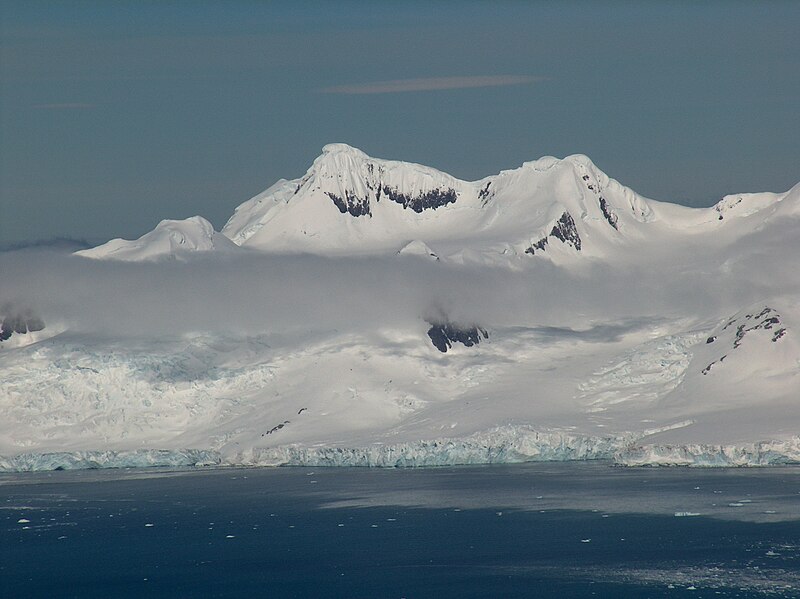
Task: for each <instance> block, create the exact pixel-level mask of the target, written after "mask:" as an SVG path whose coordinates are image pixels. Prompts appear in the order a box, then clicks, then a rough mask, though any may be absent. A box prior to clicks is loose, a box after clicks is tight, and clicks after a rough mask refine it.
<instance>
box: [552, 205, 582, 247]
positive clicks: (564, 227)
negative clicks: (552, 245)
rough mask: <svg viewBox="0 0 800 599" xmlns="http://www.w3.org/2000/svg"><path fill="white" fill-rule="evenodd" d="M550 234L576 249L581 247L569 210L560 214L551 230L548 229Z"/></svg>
mask: <svg viewBox="0 0 800 599" xmlns="http://www.w3.org/2000/svg"><path fill="white" fill-rule="evenodd" d="M550 236H551V237H555V238H556V239H558V240H560V241H562V242H564V243H566V244H567V245H571V246H572V247H574V248H575V249H576V250H578V251H580V249H581V237H580V235H578V229H577V227H575V221H574V220H572V216H571V215H570V213H569V212H565V213H564V214H562V215H561V218H559V219H558V221H557V222H556V224H555V225H554V226H553V230H552V231H550Z"/></svg>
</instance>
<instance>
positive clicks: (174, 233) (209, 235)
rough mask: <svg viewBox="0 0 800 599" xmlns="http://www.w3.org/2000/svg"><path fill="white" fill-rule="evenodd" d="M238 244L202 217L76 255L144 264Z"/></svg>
mask: <svg viewBox="0 0 800 599" xmlns="http://www.w3.org/2000/svg"><path fill="white" fill-rule="evenodd" d="M236 248H237V246H236V244H234V243H232V242H231V240H230V239H228V238H227V237H225V236H224V235H222V234H220V233H218V232H216V231H215V230H214V227H213V225H212V224H211V223H210V222H208V221H207V220H206V219H204V218H203V217H202V216H193V217H191V218H187V219H184V220H162V221H161V222H160V223H158V225H157V226H156V228H155V229H153V230H152V231H150V232H149V233H146V234H144V235H142V236H141V237H140V238H139V239H136V240H133V241H128V240H125V239H112V240H111V241H109V242H107V243H104V244H103V245H100V246H97V247H94V248H90V249H88V250H80V251H78V252H75V253H76V254H77V255H78V256H85V257H86V258H95V259H108V260H126V261H133V262H136V261H142V260H157V259H163V258H169V259H178V258H181V257H183V256H185V255H186V254H188V253H191V252H209V251H231V250H235V249H236Z"/></svg>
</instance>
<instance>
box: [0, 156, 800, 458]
mask: <svg viewBox="0 0 800 599" xmlns="http://www.w3.org/2000/svg"><path fill="white" fill-rule="evenodd" d="M798 225H800V185H798V186H795V187H794V188H792V189H791V190H789V191H787V192H784V193H754V194H753V193H748V194H734V195H729V196H726V197H725V198H722V199H721V200H720V202H718V203H717V204H716V205H715V206H712V207H710V208H687V207H685V206H677V205H674V204H670V203H668V202H659V201H655V200H650V199H647V198H644V197H642V196H640V195H638V194H637V193H636V192H635V191H633V190H631V189H629V188H627V187H625V186H624V185H622V184H621V183H619V182H617V181H616V180H614V179H612V178H610V177H608V176H607V175H606V174H604V173H603V172H602V171H601V170H600V169H599V168H598V167H597V166H596V165H594V164H593V163H592V161H591V160H590V159H589V158H588V157H586V156H583V155H573V156H568V157H566V158H563V159H558V158H553V157H545V158H542V159H539V160H536V161H532V162H527V163H525V164H523V165H522V166H520V167H518V168H515V169H511V170H507V171H502V172H500V173H498V174H496V175H492V176H489V177H486V178H483V179H481V180H478V181H462V180H459V179H456V178H454V177H452V176H450V175H448V174H446V173H442V172H440V171H437V170H436V169H432V168H430V167H426V166H423V165H417V164H411V163H406V162H401V161H393V160H383V159H378V158H372V157H370V156H367V155H366V154H364V153H363V152H361V151H360V150H357V149H355V148H351V147H350V146H347V145H345V144H330V145H328V146H326V147H325V148H324V149H323V153H322V154H321V155H320V157H319V158H317V159H316V160H315V161H314V163H313V164H312V165H311V166H310V167H309V169H308V170H307V171H306V173H305V174H304V175H302V176H301V177H298V178H295V179H282V180H280V181H278V182H277V183H275V184H274V185H273V186H271V187H269V188H267V189H266V190H265V191H264V192H263V193H261V194H258V195H257V196H255V197H253V198H252V199H250V200H248V201H246V202H244V203H241V204H240V205H239V206H238V207H237V208H236V209H235V210H234V211H233V214H232V216H231V217H230V219H229V220H228V222H227V224H226V225H225V226H224V227H223V228H222V230H221V231H216V230H214V228H213V226H212V225H211V223H209V222H208V221H207V220H205V219H203V218H202V217H192V218H190V219H186V220H184V221H178V220H164V221H162V222H161V223H159V225H158V226H157V227H156V228H155V230H154V231H152V232H150V233H145V234H144V235H142V236H141V237H140V238H139V239H136V240H132V241H126V240H112V241H110V242H108V243H107V244H103V245H101V246H98V247H97V248H93V249H90V250H83V251H79V252H76V254H74V255H66V256H65V255H61V254H58V255H56V254H53V253H48V252H46V251H35V252H34V251H29V252H26V251H10V252H0V268H2V272H3V273H4V275H3V286H2V288H0V322H3V323H5V322H8V323H11V324H9V326H8V327H6V326H5V325H3V332H2V335H0V337H2V341H0V381H2V387H0V414H2V416H3V418H2V419H0V456H2V457H0V470H5V471H15V470H37V469H56V468H64V469H66V468H101V467H115V468H121V467H143V466H176V467H177V466H181V467H183V466H186V467H195V466H204V465H212V466H266V465H271V466H279V465H308V466H369V467H419V466H440V465H457V464H484V463H508V462H522V461H537V460H539V461H540V460H551V461H559V460H595V459H599V460H611V461H613V462H615V463H617V464H620V465H624V466H644V465H681V466H757V465H773V464H783V463H797V462H798V461H800V449H798V446H799V445H800V441H798V434H799V433H800V411H799V410H797V401H798V399H800V336H799V335H798V331H799V330H800V269H797V268H796V264H795V260H793V256H795V255H798V252H800V226H798ZM18 314H25V315H26V318H29V319H31V322H34V323H35V325H36V326H33V327H28V326H26V327H24V328H23V327H21V326H16V325H14V326H12V325H13V324H14V323H16V322H17V320H18V319H17V318H16V316H15V315H18ZM432 323H435V324H432ZM40 324H41V325H42V327H40V326H39V325H40ZM436 327H439V329H441V331H443V332H444V331H451V332H453V334H452V335H449V334H448V335H445V337H446V342H445V341H444V340H443V337H442V335H443V334H444V333H442V335H438V334H437V330H438V329H437V328H436ZM6 329H8V330H6ZM431 331H433V335H431ZM459 331H461V332H465V333H464V334H457V332H459ZM473 333H474V334H473ZM475 339H477V340H478V341H479V343H476V342H475ZM437 340H438V341H437ZM437 343H438V345H437ZM442 348H445V349H446V350H447V351H446V352H445V351H442Z"/></svg>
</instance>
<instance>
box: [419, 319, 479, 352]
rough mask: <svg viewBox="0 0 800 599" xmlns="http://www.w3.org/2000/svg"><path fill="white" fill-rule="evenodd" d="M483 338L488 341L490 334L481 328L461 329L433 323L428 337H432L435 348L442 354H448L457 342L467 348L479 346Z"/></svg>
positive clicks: (447, 324)
mask: <svg viewBox="0 0 800 599" xmlns="http://www.w3.org/2000/svg"><path fill="white" fill-rule="evenodd" d="M481 336H483V338H484V339H488V338H489V333H487V332H486V330H485V329H483V328H481V327H479V326H472V327H459V326H456V325H454V324H452V323H444V324H435V323H431V328H430V329H428V337H430V339H431V342H432V343H433V345H434V347H435V348H436V349H438V350H439V351H440V352H442V353H446V352H447V350H448V349H450V348H451V347H453V343H456V342H458V343H462V344H464V345H465V346H467V347H472V346H473V345H477V344H478V343H480V342H481Z"/></svg>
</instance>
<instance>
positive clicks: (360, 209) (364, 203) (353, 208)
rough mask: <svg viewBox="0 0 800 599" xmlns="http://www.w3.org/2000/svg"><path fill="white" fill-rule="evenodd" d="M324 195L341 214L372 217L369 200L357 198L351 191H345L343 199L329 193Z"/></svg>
mask: <svg viewBox="0 0 800 599" xmlns="http://www.w3.org/2000/svg"><path fill="white" fill-rule="evenodd" d="M325 193H326V194H327V196H328V197H329V198H330V199H331V200H333V203H334V204H335V205H336V207H337V208H338V209H339V212H341V213H342V214H347V213H349V214H351V215H352V216H372V210H371V209H370V205H369V198H359V197H358V196H357V195H355V194H354V193H353V192H351V191H346V192H345V197H344V198H343V197H341V196H337V195H336V194H335V193H331V192H329V191H327V192H325Z"/></svg>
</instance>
